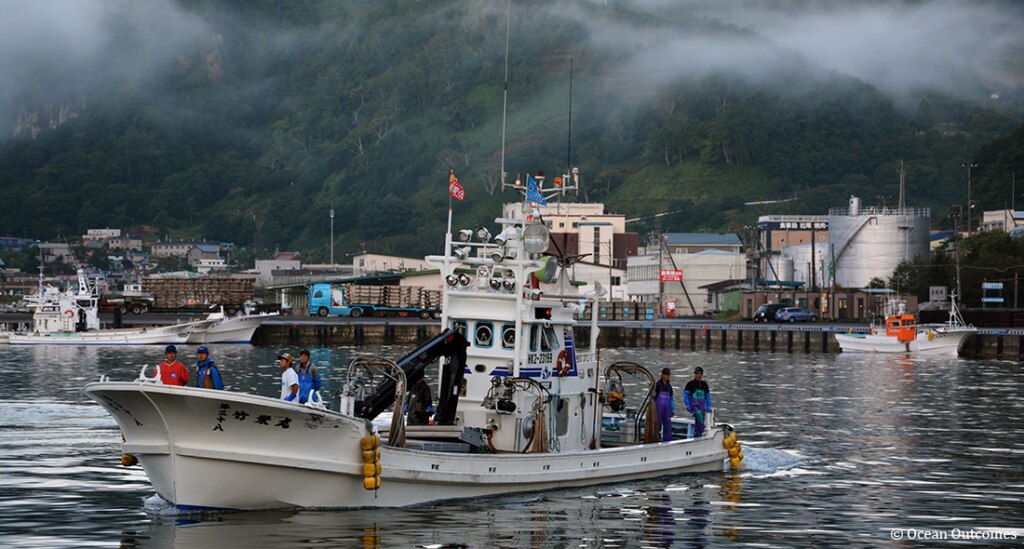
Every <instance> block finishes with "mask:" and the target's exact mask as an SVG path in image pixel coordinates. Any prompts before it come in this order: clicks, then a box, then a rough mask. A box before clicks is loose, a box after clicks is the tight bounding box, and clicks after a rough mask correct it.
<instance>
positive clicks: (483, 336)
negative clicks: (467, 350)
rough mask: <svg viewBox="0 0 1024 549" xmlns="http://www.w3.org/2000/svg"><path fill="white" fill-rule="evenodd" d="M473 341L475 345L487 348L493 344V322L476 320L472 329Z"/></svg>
mask: <svg viewBox="0 0 1024 549" xmlns="http://www.w3.org/2000/svg"><path fill="white" fill-rule="evenodd" d="M473 343H474V344H475V345H476V346H477V347H482V348H488V347H491V346H493V345H494V324H492V323H490V322H477V323H476V330H474V335H473Z"/></svg>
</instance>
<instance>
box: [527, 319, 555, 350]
mask: <svg viewBox="0 0 1024 549" xmlns="http://www.w3.org/2000/svg"><path fill="white" fill-rule="evenodd" d="M538 340H540V350H541V352H545V353H546V352H548V351H550V350H551V349H554V348H555V347H558V343H557V341H558V338H557V337H556V336H555V329H554V328H552V327H551V326H534V327H533V329H531V330H530V351H531V352H536V351H537V341H538Z"/></svg>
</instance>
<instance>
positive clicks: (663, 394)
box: [654, 368, 676, 442]
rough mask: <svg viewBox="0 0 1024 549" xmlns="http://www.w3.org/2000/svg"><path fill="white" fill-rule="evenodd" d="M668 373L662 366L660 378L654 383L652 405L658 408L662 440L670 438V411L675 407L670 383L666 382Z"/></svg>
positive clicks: (666, 440)
mask: <svg viewBox="0 0 1024 549" xmlns="http://www.w3.org/2000/svg"><path fill="white" fill-rule="evenodd" d="M668 373H669V369H668V368H662V370H661V379H659V380H658V382H657V383H655V384H654V405H655V407H656V409H657V410H658V424H660V425H661V441H662V442H668V441H670V440H672V413H673V412H675V409H676V402H675V400H674V399H673V398H672V384H671V383H669V382H668Z"/></svg>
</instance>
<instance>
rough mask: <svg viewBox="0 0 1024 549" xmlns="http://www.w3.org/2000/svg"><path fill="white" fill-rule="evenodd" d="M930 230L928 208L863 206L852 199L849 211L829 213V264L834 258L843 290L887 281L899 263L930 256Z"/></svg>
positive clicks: (837, 209) (854, 198) (833, 210)
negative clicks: (877, 280)
mask: <svg viewBox="0 0 1024 549" xmlns="http://www.w3.org/2000/svg"><path fill="white" fill-rule="evenodd" d="M930 230H931V211H930V210H929V209H928V208H902V209H901V208H887V207H878V206H870V207H864V206H861V204H860V199H859V198H856V197H852V198H850V208H849V209H845V208H832V209H830V210H829V215H828V237H829V243H830V245H831V249H830V250H829V251H828V254H829V257H828V258H827V261H826V265H828V264H829V262H831V261H832V260H833V255H834V261H835V265H834V268H835V277H836V284H837V285H839V286H841V287H844V288H864V287H866V286H867V285H868V283H869V282H870V281H871V279H872V278H875V277H877V278H881V279H882V280H885V281H886V282H888V280H889V277H890V276H892V273H893V271H894V270H895V269H896V266H897V265H899V263H900V261H903V260H908V261H909V260H912V259H913V258H914V256H921V257H922V258H925V259H927V258H928V257H929V253H930V252H929V248H928V240H929V236H930V235H929V232H930ZM827 270H828V269H827V267H826V272H827Z"/></svg>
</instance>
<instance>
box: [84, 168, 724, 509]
mask: <svg viewBox="0 0 1024 549" xmlns="http://www.w3.org/2000/svg"><path fill="white" fill-rule="evenodd" d="M566 181H568V176H567V177H566ZM510 186H511V185H510ZM571 188H572V187H569V186H568V185H566V186H564V187H558V188H555V189H544V188H543V183H541V185H540V186H538V187H537V188H536V192H538V193H548V194H553V193H564V192H565V191H566V190H569V189H571ZM520 190H521V191H522V192H523V194H524V195H527V193H526V192H525V189H521V188H520ZM529 196H531V200H534V201H537V200H536V195H532V194H531V195H529ZM520 211H521V212H522V214H523V215H521V216H518V217H515V218H504V219H498V220H496V222H497V223H498V224H500V225H501V230H500V231H499V232H498V233H497V236H496V237H494V238H491V237H490V234H489V231H487V230H486V229H478V230H476V231H460V232H459V235H460V239H459V240H460V241H459V242H453V237H452V231H451V229H450V227H451V221H450V219H451V218H450V211H449V231H448V233H447V236H446V239H445V246H444V249H445V253H444V255H442V256H433V257H429V258H428V260H430V261H431V262H433V263H434V264H436V265H438V267H439V268H440V269H441V270H442V274H443V275H444V280H445V284H446V287H445V290H444V297H443V311H444V317H443V319H442V325H441V327H440V328H441V330H440V331H441V333H440V334H439V335H437V336H436V337H434V338H433V339H431V340H430V341H428V342H427V343H426V344H424V345H422V346H420V347H419V348H417V349H415V350H413V351H412V352H410V353H408V354H407V355H405V356H404V357H403V358H401V359H399V360H397V361H395V362H392V361H390V360H385V359H359V360H356V361H353V363H352V364H350V365H349V368H348V371H347V379H346V382H345V388H344V390H343V391H342V392H341V393H340V395H339V400H338V411H334V410H328V409H325V408H323V407H317V406H313V405H300V404H295V403H291V402H284V401H281V400H277V399H274V398H268V397H263V396H256V395H250V394H244V393H239V392H230V391H214V390H208V389H201V388H196V387H171V386H164V385H162V384H160V383H159V381H158V379H159V376H154V377H147V376H145V374H144V373H143V374H140V376H139V379H138V380H135V381H129V382H110V381H108V380H101V381H100V382H97V383H92V384H89V385H88V386H86V388H85V392H86V394H88V395H89V396H90V397H91V398H93V399H94V400H96V401H97V402H98V403H99V404H100V405H101V406H103V407H104V408H105V409H106V410H107V411H108V412H109V413H110V414H111V415H112V416H113V417H114V418H115V420H116V421H117V423H118V425H119V426H120V427H121V430H122V432H123V434H124V444H123V445H122V449H123V451H124V453H125V454H126V457H124V458H123V459H125V460H127V461H128V462H129V463H131V462H132V461H133V460H134V459H137V460H138V462H139V463H141V464H142V467H143V468H144V469H145V471H146V474H147V475H148V476H149V479H150V481H151V482H152V484H153V486H154V488H155V489H156V492H157V494H159V495H160V497H162V498H163V499H165V500H167V501H168V502H171V503H172V504H174V505H176V506H178V507H179V508H185V509H188V508H218V509H266V508H281V507H332V508H352V507H399V506H407V505H416V504H422V503H426V502H432V501H438V500H444V499H452V498H474V497H481V496H491V495H496V494H508V493H514V492H529V491H543V490H552V489H557V488H563V487H571V486H583V485H593V484H601V483H616V482H624V481H629V480H635V479H645V478H653V477H657V476H663V475H674V474H679V473H690V472H700V471H720V470H722V469H723V467H725V466H729V465H730V464H732V465H734V466H739V465H740V462H741V460H742V458H743V456H742V453H741V451H740V446H739V444H738V443H737V442H736V435H735V433H734V432H733V431H732V427H730V426H729V425H727V424H724V423H716V422H715V420H714V417H713V414H710V413H709V414H708V417H707V419H706V427H707V428H706V431H705V432H704V433H703V434H702V435H700V436H696V437H694V436H689V435H688V433H692V430H690V429H687V427H689V425H688V422H686V421H683V422H678V427H680V432H679V433H678V436H676V437H675V438H673V440H670V441H664V442H659V441H657V440H656V439H657V437H658V434H657V426H658V422H657V418H656V410H655V408H654V406H653V403H652V389H653V377H652V376H651V375H650V374H649V373H647V371H646V369H644V368H642V367H640V366H638V365H635V364H627V363H618V364H612V365H608V366H603V365H602V364H600V361H599V357H598V354H597V348H596V344H597V339H598V327H597V322H596V318H595V319H592V320H591V321H590V323H589V334H588V335H589V337H588V338H587V339H589V346H588V348H586V349H580V350H578V349H577V348H576V334H575V329H576V328H577V321H576V320H574V313H578V312H581V311H582V310H583V308H584V306H585V304H586V303H587V302H588V301H589V302H590V303H591V304H592V305H593V304H594V303H595V302H596V300H597V299H598V298H599V296H598V295H594V294H592V295H589V296H580V295H578V294H572V293H568V292H567V291H566V289H567V288H568V287H569V285H568V284H567V283H566V276H567V275H566V273H565V271H566V269H564V268H563V269H561V271H562V272H561V274H560V276H561V279H560V280H561V282H562V283H561V284H557V285H556V286H554V287H552V288H549V289H541V288H540V287H538V286H539V284H538V283H537V282H536V280H537V279H536V277H535V276H534V274H533V273H535V272H536V271H538V270H539V269H541V268H542V267H543V266H544V265H545V263H544V262H543V261H541V259H542V255H543V254H544V253H545V251H546V250H547V248H548V244H549V241H550V239H549V234H548V230H547V227H546V226H545V225H544V224H543V222H542V221H541V220H540V219H539V214H538V213H537V212H536V211H535V210H534V208H533V207H532V206H531V205H530V204H529V203H528V202H526V201H525V200H524V202H523V207H522V208H520ZM474 237H475V238H474ZM568 262H569V261H568V260H567V259H566V258H561V260H560V263H561V264H562V266H563V267H564V266H565V265H566V264H567V263H568ZM468 273H473V274H468ZM595 310H596V309H595ZM593 316H595V317H596V315H593ZM438 360H439V361H440V373H439V380H438V383H437V385H436V386H435V387H434V393H435V394H438V395H439V399H438V401H437V410H436V414H435V415H434V418H433V424H432V425H422V426H408V427H407V426H406V425H405V423H406V422H405V414H404V413H403V408H404V404H405V402H404V401H405V395H406V388H407V387H411V386H412V385H413V384H415V383H416V382H418V381H419V380H420V379H422V378H423V377H424V374H425V371H426V368H427V366H428V365H429V364H431V363H433V362H435V361H438ZM627 374H638V375H640V376H641V379H643V380H644V381H643V383H641V384H640V388H639V389H635V390H634V391H633V392H632V393H630V392H629V391H628V390H626V389H623V384H621V383H619V379H620V378H621V377H622V376H623V375H627ZM624 393H625V394H624ZM680 393H681V390H678V389H677V394H680ZM310 401H311V402H312V399H310ZM321 406H322V405H321ZM389 409H390V410H391V412H392V421H391V422H390V424H389V427H388V428H387V429H381V428H380V427H379V426H376V427H375V425H374V422H373V420H374V419H377V418H380V416H381V414H383V413H385V412H386V411H388V410H389ZM127 456H131V457H127Z"/></svg>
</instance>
